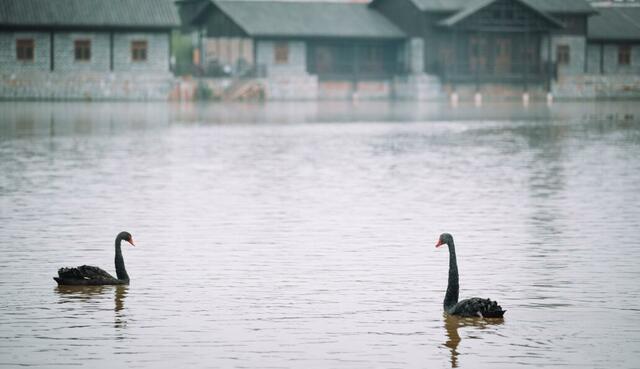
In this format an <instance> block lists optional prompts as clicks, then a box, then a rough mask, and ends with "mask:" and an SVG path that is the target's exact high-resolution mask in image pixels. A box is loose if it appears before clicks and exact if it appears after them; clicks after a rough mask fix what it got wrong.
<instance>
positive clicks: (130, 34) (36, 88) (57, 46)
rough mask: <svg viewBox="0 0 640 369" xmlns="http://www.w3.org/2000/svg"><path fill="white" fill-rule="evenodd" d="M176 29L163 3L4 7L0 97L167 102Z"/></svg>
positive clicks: (40, 0)
mask: <svg viewBox="0 0 640 369" xmlns="http://www.w3.org/2000/svg"><path fill="white" fill-rule="evenodd" d="M105 5H106V6H105ZM178 25H179V18H178V16H177V11H176V9H175V7H174V6H173V5H172V4H171V3H168V2H166V1H164V0H122V1H118V2H108V1H99V0H84V1H71V0H56V1H47V0H4V1H3V3H2V11H1V12H0V98H4V99H88V100H93V99H98V100H101V99H127V100H128V99H141V100H149V99H153V100H158V99H167V98H168V97H169V94H170V92H171V89H172V84H173V76H172V74H171V72H170V51H171V50H170V47H171V45H170V39H171V37H170V32H171V30H172V29H173V28H175V27H177V26H178Z"/></svg>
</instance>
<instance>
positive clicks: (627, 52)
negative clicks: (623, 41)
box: [618, 45, 631, 66]
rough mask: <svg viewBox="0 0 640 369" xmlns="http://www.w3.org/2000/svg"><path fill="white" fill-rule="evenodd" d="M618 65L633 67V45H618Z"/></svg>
mask: <svg viewBox="0 0 640 369" xmlns="http://www.w3.org/2000/svg"><path fill="white" fill-rule="evenodd" d="M618 65H622V66H629V65H631V45H618Z"/></svg>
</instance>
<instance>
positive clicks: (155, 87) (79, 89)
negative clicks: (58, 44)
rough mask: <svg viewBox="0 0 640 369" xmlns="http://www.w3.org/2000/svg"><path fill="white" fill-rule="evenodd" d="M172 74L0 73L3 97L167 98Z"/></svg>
mask: <svg viewBox="0 0 640 369" xmlns="http://www.w3.org/2000/svg"><path fill="white" fill-rule="evenodd" d="M176 85H177V81H176V80H175V79H174V78H173V76H172V75H170V74H168V73H167V74H134V73H100V72H84V73H68V74H67V73H62V72H58V73H50V72H30V73H9V74H7V73H0V100H2V99H6V100H144V101H151V100H168V99H169V98H170V95H171V93H172V90H173V89H174V88H175V86H176Z"/></svg>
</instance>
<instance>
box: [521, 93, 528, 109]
mask: <svg viewBox="0 0 640 369" xmlns="http://www.w3.org/2000/svg"><path fill="white" fill-rule="evenodd" d="M522 105H524V106H529V93H528V92H525V93H523V94H522Z"/></svg>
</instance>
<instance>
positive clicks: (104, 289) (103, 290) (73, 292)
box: [55, 285, 129, 328]
mask: <svg viewBox="0 0 640 369" xmlns="http://www.w3.org/2000/svg"><path fill="white" fill-rule="evenodd" d="M128 290H129V286H127V285H113V286H108V285H107V286H65V285H59V286H57V287H56V288H55V291H56V292H57V293H58V295H60V298H61V299H60V301H59V303H60V304H68V303H78V302H93V301H97V300H106V299H107V298H108V297H109V294H110V293H111V291H113V296H114V308H113V310H114V311H115V316H114V326H115V327H116V328H125V327H126V326H127V321H126V319H125V314H124V312H123V310H124V300H125V299H126V297H127V293H128ZM96 307H97V305H93V306H89V305H84V306H76V307H74V308H73V310H75V311H78V312H86V311H87V310H91V309H95V308H96Z"/></svg>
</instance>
